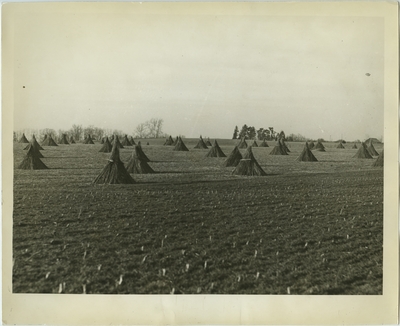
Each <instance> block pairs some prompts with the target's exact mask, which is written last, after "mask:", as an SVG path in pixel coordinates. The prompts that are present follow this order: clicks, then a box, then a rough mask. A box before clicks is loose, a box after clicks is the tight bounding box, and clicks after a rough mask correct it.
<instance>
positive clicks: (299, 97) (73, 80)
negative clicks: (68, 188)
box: [14, 10, 384, 140]
mask: <svg viewBox="0 0 400 326" xmlns="http://www.w3.org/2000/svg"><path fill="white" fill-rule="evenodd" d="M383 32H384V25H383V19H381V18H367V17H329V16H325V17H317V16H304V17H296V16H283V17H282V16H281V17H279V16H268V15H256V16H254V15H229V14H226V15H221V14H217V15H208V14H201V15H200V14H197V15H196V14H192V15H174V12H173V11H171V12H170V13H169V14H154V15H153V14H140V13H136V12H135V10H133V11H129V12H126V13H123V12H120V13H118V12H114V13H107V12H103V13H101V14H99V13H91V11H90V10H85V12H79V11H77V12H75V13H65V12H63V11H60V12H58V13H56V14H55V13H52V14H49V13H40V12H39V13H35V14H34V15H32V13H30V12H26V13H25V14H22V13H21V14H19V15H17V16H16V18H15V25H14V37H15V38H14V42H15V43H14V58H15V62H14V64H15V66H14V72H15V76H14V85H15V92H14V94H15V98H14V101H15V102H14V104H15V108H14V110H15V111H14V112H15V114H14V129H15V130H20V129H23V128H33V129H35V128H52V129H56V130H58V129H66V130H67V129H69V128H70V127H71V126H72V125H73V124H82V125H83V126H88V125H95V126H98V127H103V128H110V129H120V130H122V131H124V132H126V133H129V134H131V133H133V132H134V130H135V128H136V126H137V125H138V124H139V123H141V122H144V121H146V120H148V119H150V118H153V117H157V118H162V119H163V120H164V128H163V129H164V132H166V133H168V134H172V135H173V136H174V135H177V134H182V135H185V136H186V137H198V136H199V135H200V134H202V135H203V136H209V137H216V138H231V137H232V133H233V129H234V127H235V126H236V125H237V126H239V128H240V127H241V126H242V125H243V124H247V125H249V126H254V127H256V129H258V128H261V127H263V128H267V127H274V128H275V130H277V131H280V130H284V131H285V132H286V134H290V133H295V134H297V133H300V134H302V135H304V136H306V137H311V138H319V137H322V138H325V139H326V140H329V139H330V137H331V138H332V140H334V139H338V138H340V136H341V135H343V137H344V138H345V139H348V140H353V139H361V140H362V139H364V138H366V137H367V136H370V137H377V138H379V137H381V136H382V135H383V68H384V65H383V64H384V58H383V49H384V47H383V44H384V43H383V42H384V39H383ZM24 86H25V88H24Z"/></svg>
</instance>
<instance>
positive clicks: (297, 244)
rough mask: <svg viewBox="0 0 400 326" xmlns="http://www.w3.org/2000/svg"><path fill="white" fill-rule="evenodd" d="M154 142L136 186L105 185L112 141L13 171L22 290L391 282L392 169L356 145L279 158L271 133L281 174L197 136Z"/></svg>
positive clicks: (310, 288) (348, 290)
mask: <svg viewBox="0 0 400 326" xmlns="http://www.w3.org/2000/svg"><path fill="white" fill-rule="evenodd" d="M148 141H149V142H150V145H148V146H147V145H143V150H144V152H145V153H146V155H147V156H148V157H149V158H150V160H151V162H150V163H149V165H150V166H151V167H152V168H153V169H154V170H155V171H156V172H157V173H156V174H150V175H132V176H133V178H134V179H135V181H137V183H135V184H133V185H93V184H92V181H93V179H94V178H95V177H96V176H97V175H98V174H99V173H100V171H101V170H102V168H103V167H104V166H105V164H106V163H107V159H108V157H109V154H106V153H99V149H100V148H101V145H100V144H99V143H96V144H95V145H84V144H75V145H59V146H58V147H44V150H43V151H42V154H43V155H44V156H45V158H44V159H42V161H43V162H44V163H45V164H46V165H47V166H48V167H49V170H35V171H25V170H17V169H15V170H14V215H13V292H14V293H119V294H124V293H125V294H152V293H160V294H164V293H165V294H168V293H175V294H196V293H202V294H205V293H208V294H210V293H217V294H289V293H290V294H382V260H383V256H382V255H383V250H382V249H383V248H382V244H383V169H382V168H375V167H372V164H373V161H374V160H368V159H355V158H352V156H353V155H354V154H355V153H356V151H357V150H356V149H351V146H352V145H353V144H345V147H346V149H337V148H336V145H337V144H335V143H325V146H326V152H316V151H313V153H314V155H315V156H316V157H317V159H318V162H296V158H297V156H298V155H299V154H300V152H301V150H302V148H303V146H304V143H289V144H288V146H289V148H290V150H291V152H290V153H289V155H287V156H272V155H269V152H270V151H271V150H272V148H273V146H274V142H268V143H269V145H270V147H268V148H261V147H260V148H253V153H254V156H255V158H256V159H257V160H258V162H259V164H260V165H261V167H262V168H263V169H264V170H265V172H267V174H268V176H265V177H244V176H234V175H232V174H231V173H232V170H233V168H226V167H223V164H222V163H223V162H224V158H208V157H205V156H206V153H207V151H208V150H207V149H201V150H200V149H193V147H194V146H195V144H196V143H197V139H184V141H185V143H186V145H187V147H188V148H189V150H190V151H189V152H175V151H173V150H172V147H170V146H163V145H162V144H163V142H164V140H158V141H154V140H148ZM146 143H147V140H143V141H142V144H146ZM234 144H235V142H234V141H233V140H219V145H220V147H221V148H222V150H223V151H224V152H225V154H226V155H228V154H229V153H230V152H231V151H232V149H233V147H234ZM23 147H25V145H24V144H15V145H14V164H15V165H14V166H16V165H17V164H18V163H19V162H21V161H22V158H23V156H24V155H25V153H26V151H24V150H23ZM382 147H383V145H379V144H378V145H375V148H376V149H377V151H378V152H381V150H382ZM132 151H133V147H126V148H125V149H122V150H121V159H122V161H123V162H125V163H127V162H128V160H129V157H130V155H131V154H132ZM241 151H242V153H244V150H241Z"/></svg>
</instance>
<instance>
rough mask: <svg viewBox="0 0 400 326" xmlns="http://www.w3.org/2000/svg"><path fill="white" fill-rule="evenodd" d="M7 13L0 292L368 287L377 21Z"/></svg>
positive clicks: (379, 149) (379, 268) (381, 164)
mask: <svg viewBox="0 0 400 326" xmlns="http://www.w3.org/2000/svg"><path fill="white" fill-rule="evenodd" d="M11 5H13V7H11V8H10V12H7V11H6V13H9V14H10V15H9V16H6V18H7V17H10V16H12V18H10V19H8V20H7V19H4V18H3V48H4V44H9V45H12V46H10V47H11V48H12V50H10V51H9V52H7V53H6V55H5V57H4V60H7V59H8V58H9V60H10V61H11V62H12V67H10V68H9V71H10V72H11V76H12V77H10V78H11V79H10V78H9V79H8V80H9V81H10V82H9V83H8V89H9V90H10V92H12V98H11V104H10V106H9V107H10V109H11V112H12V113H11V118H10V119H11V120H9V121H11V125H10V126H8V127H9V128H11V129H10V135H11V133H12V136H10V138H11V137H12V144H11V142H10V145H9V146H10V147H11V148H12V157H9V159H10V161H12V163H11V170H10V171H11V173H12V175H10V178H11V179H12V191H10V193H11V196H12V203H11V205H12V206H11V216H10V217H9V220H10V229H9V230H10V234H9V238H10V244H11V248H10V250H11V253H10V257H11V259H12V260H11V262H10V268H9V273H10V275H11V284H10V289H9V291H10V294H13V295H14V294H48V295H55V296H56V297H57V298H58V297H63V295H69V294H74V295H75V296H74V297H75V298H81V297H85V298H86V297H90V295H93V296H96V295H107V296H106V297H107V298H112V297H114V296H119V295H125V297H129V296H132V295H135V296H139V298H145V299H144V300H148V299H151V298H152V297H157V296H158V295H163V296H162V297H170V296H171V297H176V296H178V297H183V298H184V297H186V295H191V296H190V297H196V296H199V297H200V296H206V297H211V298H212V297H215V298H218V297H220V296H219V295H224V296H229V297H234V298H235V297H238V298H242V297H243V296H244V297H246V296H247V297H254V295H255V297H264V296H268V297H269V298H274V297H277V298H278V297H279V298H286V297H293V296H295V297H298V298H302V297H306V296H307V297H310V296H311V297H320V296H323V297H339V296H340V297H342V296H345V297H346V298H347V299H348V300H351V298H352V297H353V298H354V299H355V300H357V298H358V297H360V296H362V297H367V300H368V298H372V297H374V298H379V297H383V295H384V294H387V293H385V291H384V288H385V287H384V278H385V273H386V272H384V261H385V260H384V250H385V245H384V244H386V243H387V242H385V241H386V238H385V237H386V233H385V232H384V229H385V223H386V222H388V220H389V219H392V223H394V224H393V225H397V224H396V223H397V220H396V219H397V217H396V216H393V215H389V213H388V212H389V210H387V209H386V206H385V205H386V201H385V198H386V197H384V195H385V193H386V192H387V191H386V189H387V188H385V186H387V185H386V184H385V183H386V181H387V179H386V178H385V173H388V171H389V170H388V169H389V166H388V165H387V161H385V156H384V155H386V157H389V159H390V158H392V159H393V157H395V156H396V155H397V154H396V152H395V151H396V150H397V149H396V148H394V150H395V151H393V146H392V145H391V144H393V140H392V142H391V143H390V140H389V138H390V137H388V135H389V134H388V129H387V128H389V127H388V126H387V125H386V123H385V121H386V122H387V121H388V118H387V117H388V116H389V115H390V114H392V113H391V112H393V111H388V107H389V105H390V103H391V102H390V101H388V100H387V97H385V96H387V94H388V90H387V89H388V87H389V85H388V83H387V78H388V76H387V73H386V72H387V64H388V63H387V60H386V59H385V58H386V55H387V49H388V46H387V45H386V44H387V42H388V41H387V36H385V35H387V19H386V17H384V16H383V15H381V14H376V15H374V14H366V13H364V14H362V12H363V11H362V10H361V11H360V12H361V13H360V14H354V15H352V14H348V13H346V12H345V11H343V10H338V13H337V14H327V12H328V11H329V8H328V7H327V8H325V7H324V6H322V7H321V5H320V6H318V3H315V4H314V6H311V10H310V9H309V8H308V9H307V10H306V8H305V7H304V6H303V5H300V4H298V5H297V6H298V7H296V4H293V6H294V7H289V9H288V10H286V11H283V10H281V11H277V9H276V6H274V4H273V3H269V4H267V3H264V4H263V3H237V4H233V3H214V4H201V3H197V4H195V3H175V4H172V3H139V2H137V3H118V4H113V5H111V4H106V3H104V4H101V3H97V4H89V3H86V4H85V3H81V4H71V3H65V4H60V3H58V4H56V3H47V4H35V3H31V4H16V3H15V4H11ZM343 5H346V3H344V4H343ZM360 6H361V4H360ZM376 6H377V8H379V9H380V8H381V7H379V3H378V4H377V5H376ZM381 6H382V7H383V9H385V10H386V7H385V6H384V5H383V4H382V3H381ZM387 6H390V4H387ZM334 8H336V9H337V7H334ZM6 9H7V8H6ZM336 9H335V10H336ZM339 9H340V7H339ZM361 9H362V7H361ZM383 11H384V10H383ZM365 12H368V13H369V12H370V11H365ZM389 12H390V10H389ZM11 13H12V15H11ZM3 14H4V9H3ZM3 17H4V16H3ZM385 24H386V25H385ZM8 37H9V38H10V39H7V38H8ZM4 40H5V41H4ZM4 42H6V43H4ZM7 42H9V43H7ZM389 49H390V48H389ZM396 64H397V63H396ZM6 72H7V71H6ZM6 90H7V88H5V87H3V93H4V92H6ZM388 112H389V113H388ZM392 116H393V115H392ZM395 117H396V115H395ZM389 121H390V118H389ZM3 123H4V121H3ZM397 138H398V137H397ZM388 142H389V145H387V144H388ZM396 142H397V140H396ZM384 152H385V153H384ZM387 155H389V156H387ZM3 160H5V157H4V154H3ZM396 182H397V181H396ZM10 189H11V188H10ZM384 190H385V191H384ZM394 191H396V192H397V191H398V187H397V190H394ZM395 198H396V196H395ZM388 204H389V202H388ZM4 218H7V219H8V217H7V216H5V217H4ZM3 234H4V233H3ZM4 239H5V240H7V239H8V237H6V238H4V236H3V240H4ZM6 248H7V246H6ZM385 263H386V262H385ZM396 268H397V267H396ZM3 287H4V285H3ZM154 295H156V296H154ZM139 300H140V299H139Z"/></svg>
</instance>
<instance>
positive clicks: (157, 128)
mask: <svg viewBox="0 0 400 326" xmlns="http://www.w3.org/2000/svg"><path fill="white" fill-rule="evenodd" d="M163 123H164V120H163V119H159V118H152V119H150V120H148V121H146V122H145V127H146V129H147V137H152V138H159V137H161V136H162V125H163Z"/></svg>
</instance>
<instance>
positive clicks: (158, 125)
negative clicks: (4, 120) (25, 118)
mask: <svg viewBox="0 0 400 326" xmlns="http://www.w3.org/2000/svg"><path fill="white" fill-rule="evenodd" d="M163 123H164V120H163V119H160V118H152V119H150V120H148V121H146V122H143V123H140V124H139V125H138V126H137V127H136V129H135V130H133V132H132V136H133V137H134V138H165V137H166V134H165V133H164V132H163V130H162V128H163ZM23 133H24V134H25V136H26V137H28V138H30V137H32V135H35V136H36V137H37V138H38V139H42V138H43V137H44V136H45V135H48V136H51V137H52V138H54V139H61V137H62V135H63V134H66V135H67V136H68V137H71V136H72V137H74V139H75V141H80V140H83V139H85V138H86V137H87V136H88V135H90V136H91V137H92V138H93V139H94V140H100V139H101V138H103V137H105V136H111V135H116V136H118V137H123V136H124V135H126V133H124V132H123V131H122V130H117V129H106V128H99V127H96V126H93V125H90V126H86V127H84V126H82V125H76V124H74V125H72V127H71V128H70V129H67V130H65V129H58V130H55V129H51V128H43V129H30V128H25V129H22V130H18V131H14V141H17V140H18V139H20V138H21V137H22V134H23Z"/></svg>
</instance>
